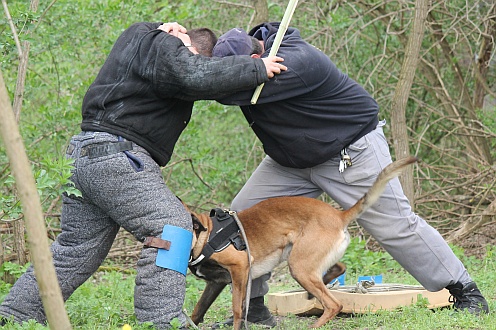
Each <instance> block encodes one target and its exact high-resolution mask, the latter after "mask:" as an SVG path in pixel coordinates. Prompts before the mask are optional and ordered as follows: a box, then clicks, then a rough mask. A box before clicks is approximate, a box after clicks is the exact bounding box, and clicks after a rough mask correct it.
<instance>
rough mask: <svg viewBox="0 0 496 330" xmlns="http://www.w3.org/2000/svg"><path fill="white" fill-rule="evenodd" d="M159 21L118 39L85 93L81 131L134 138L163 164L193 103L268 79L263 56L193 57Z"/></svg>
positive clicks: (134, 28)
mask: <svg viewBox="0 0 496 330" xmlns="http://www.w3.org/2000/svg"><path fill="white" fill-rule="evenodd" d="M160 24H161V23H136V24H133V25H132V26H130V27H129V28H128V29H127V30H125V31H124V32H123V33H122V34H121V36H120V37H119V38H118V39H117V41H116V43H115V45H114V46H113V48H112V51H111V52H110V54H109V56H108V58H107V60H106V61H105V63H104V64H103V66H102V68H101V70H100V72H99V73H98V76H97V77H96V79H95V81H94V82H93V83H92V84H91V86H90V87H89V89H88V91H87V93H86V95H85V97H84V100H83V107H82V115H83V121H82V124H81V129H82V130H85V131H105V132H109V133H112V134H116V135H120V136H122V137H124V138H126V139H128V140H131V141H134V142H135V143H137V144H139V145H141V146H142V147H144V148H145V149H147V150H148V152H150V154H151V156H152V157H153V158H154V159H155V161H156V162H157V163H158V164H159V165H160V166H164V165H165V164H167V162H168V161H169V160H170V157H171V155H172V152H173V149H174V145H175V143H176V142H177V139H178V138H179V135H180V134H181V132H182V131H183V130H184V128H185V127H186V125H187V124H188V122H189V120H190V118H191V113H192V108H193V101H195V100H199V99H216V98H219V97H224V96H226V95H227V94H230V93H233V92H238V91H240V90H245V89H253V88H255V87H256V86H257V85H259V84H261V83H264V82H266V81H268V78H267V73H266V70H265V65H264V64H263V61H262V60H260V59H256V60H254V59H251V58H250V57H249V56H235V57H229V58H224V59H220V58H209V57H205V56H201V55H194V54H192V53H191V52H190V51H189V50H188V49H187V48H186V47H184V45H183V43H182V41H181V40H180V39H179V38H176V37H174V36H172V35H169V34H167V33H165V32H163V31H161V30H157V27H158V26H159V25H160Z"/></svg>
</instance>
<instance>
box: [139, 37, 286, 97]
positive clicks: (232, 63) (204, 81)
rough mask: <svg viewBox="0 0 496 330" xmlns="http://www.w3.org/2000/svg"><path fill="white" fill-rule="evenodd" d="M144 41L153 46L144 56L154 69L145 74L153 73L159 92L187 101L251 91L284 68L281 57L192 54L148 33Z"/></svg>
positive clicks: (173, 40) (178, 44) (173, 39)
mask: <svg viewBox="0 0 496 330" xmlns="http://www.w3.org/2000/svg"><path fill="white" fill-rule="evenodd" d="M147 38H150V40H149V41H148V42H146V43H145V44H150V45H153V46H152V47H150V48H149V49H148V50H147V52H148V54H147V56H148V57H149V60H151V61H153V62H152V65H153V67H154V69H153V71H152V70H145V71H147V72H150V73H151V72H153V73H152V74H153V78H152V81H153V83H154V86H155V89H157V91H158V92H159V93H160V91H164V92H170V93H168V94H169V95H170V96H169V97H175V98H179V99H184V100H189V101H194V100H199V99H216V98H219V97H223V96H225V95H228V94H230V93H233V92H238V91H241V90H248V89H253V88H255V87H256V86H258V85H259V84H261V83H265V82H267V81H268V80H269V77H272V76H273V75H274V74H278V73H280V72H281V70H284V69H285V66H284V65H282V64H280V63H279V62H281V61H282V58H281V57H277V56H274V57H271V58H267V59H264V60H261V59H252V58H250V57H249V56H232V57H230V58H224V59H221V58H209V57H205V56H200V55H193V54H192V53H191V52H189V50H188V49H187V48H186V47H184V45H183V44H182V42H181V40H180V39H178V38H176V37H173V36H171V35H169V34H166V33H160V32H158V33H154V34H150V35H149V36H147ZM143 51H144V50H142V51H141V52H143ZM148 65H151V64H150V63H149V64H148ZM171 94H173V95H171ZM163 96H164V97H167V95H163Z"/></svg>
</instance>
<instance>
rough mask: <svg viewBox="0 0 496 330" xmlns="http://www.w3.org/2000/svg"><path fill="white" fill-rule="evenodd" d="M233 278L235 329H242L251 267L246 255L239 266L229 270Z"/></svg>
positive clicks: (239, 262)
mask: <svg viewBox="0 0 496 330" xmlns="http://www.w3.org/2000/svg"><path fill="white" fill-rule="evenodd" d="M229 271H230V273H231V278H232V305H233V328H234V330H240V329H241V321H242V319H243V305H244V300H245V298H246V289H247V288H246V286H247V284H248V274H249V271H250V269H249V265H248V260H246V254H245V255H244V257H243V258H240V260H239V261H238V264H236V265H233V266H231V267H230V269H229Z"/></svg>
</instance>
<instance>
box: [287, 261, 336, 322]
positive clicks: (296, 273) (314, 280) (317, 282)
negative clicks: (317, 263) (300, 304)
mask: <svg viewBox="0 0 496 330" xmlns="http://www.w3.org/2000/svg"><path fill="white" fill-rule="evenodd" d="M290 267H291V273H292V275H293V277H294V279H295V280H296V281H297V282H298V283H299V284H300V285H301V286H302V287H303V288H304V289H305V290H307V291H308V292H309V293H310V294H311V295H313V296H314V297H316V298H317V300H318V301H319V302H320V303H321V304H322V307H323V308H324V313H323V314H322V316H321V317H320V318H319V319H318V320H317V321H316V322H315V323H314V324H313V325H312V328H318V327H321V326H323V325H324V324H326V323H327V321H329V320H331V319H332V318H333V317H334V316H336V315H337V314H338V313H339V312H340V311H341V310H342V309H343V305H342V304H341V303H340V302H339V301H338V300H337V299H336V298H334V297H333V295H332V294H331V293H330V292H329V290H328V289H327V287H326V286H325V284H324V282H322V277H321V276H320V274H319V273H318V272H315V271H312V270H309V269H307V268H306V267H299V266H297V267H294V266H293V265H292V266H290ZM295 268H296V269H295Z"/></svg>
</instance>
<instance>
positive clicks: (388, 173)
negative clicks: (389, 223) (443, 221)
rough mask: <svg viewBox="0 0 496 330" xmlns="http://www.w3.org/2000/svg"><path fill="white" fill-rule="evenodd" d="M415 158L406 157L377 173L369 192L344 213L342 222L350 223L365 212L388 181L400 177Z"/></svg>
mask: <svg viewBox="0 0 496 330" xmlns="http://www.w3.org/2000/svg"><path fill="white" fill-rule="evenodd" d="M417 161H418V159H417V157H413V156H410V157H406V158H403V159H400V160H397V161H395V162H393V163H392V164H389V165H388V166H387V167H386V168H385V169H383V170H382V172H381V173H379V176H378V177H377V179H376V180H375V182H374V184H373V185H372V187H371V188H370V189H369V191H368V192H367V193H366V194H365V195H363V197H362V198H360V199H359V200H358V202H356V203H355V205H353V206H352V207H351V208H350V209H348V210H346V211H344V217H343V220H344V222H347V223H350V222H351V221H353V220H355V219H356V218H358V217H359V216H360V215H361V214H362V213H363V212H365V211H366V210H367V209H368V208H369V207H370V206H372V205H373V204H374V203H375V202H376V201H377V200H378V199H379V197H380V196H381V194H382V192H383V191H384V188H385V187H386V184H387V183H388V182H389V180H391V179H393V178H395V177H397V176H398V175H400V174H401V173H402V172H403V170H405V168H406V167H407V166H408V165H410V164H413V163H415V162H417Z"/></svg>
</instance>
